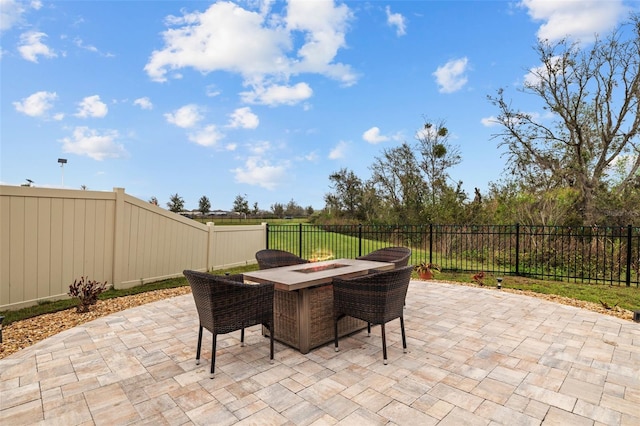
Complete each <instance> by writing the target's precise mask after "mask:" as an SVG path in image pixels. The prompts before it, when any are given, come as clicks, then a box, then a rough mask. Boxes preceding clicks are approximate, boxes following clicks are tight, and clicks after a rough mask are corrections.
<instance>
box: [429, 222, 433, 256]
mask: <svg viewBox="0 0 640 426" xmlns="http://www.w3.org/2000/svg"><path fill="white" fill-rule="evenodd" d="M429 263H433V223H430V224H429Z"/></svg>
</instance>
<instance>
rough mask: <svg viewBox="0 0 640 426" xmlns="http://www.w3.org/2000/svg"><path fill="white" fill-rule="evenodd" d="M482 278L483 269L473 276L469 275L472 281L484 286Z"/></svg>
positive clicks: (483, 276)
mask: <svg viewBox="0 0 640 426" xmlns="http://www.w3.org/2000/svg"><path fill="white" fill-rule="evenodd" d="M484 278H485V274H484V271H480V272H478V273H477V274H475V275H474V276H472V277H471V279H472V280H473V282H474V283H476V284H478V285H479V286H480V287H483V286H484Z"/></svg>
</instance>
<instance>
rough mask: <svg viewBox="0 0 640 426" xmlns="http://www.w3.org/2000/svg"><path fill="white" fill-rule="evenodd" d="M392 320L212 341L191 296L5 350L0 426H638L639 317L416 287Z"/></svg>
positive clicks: (460, 289)
mask: <svg viewBox="0 0 640 426" xmlns="http://www.w3.org/2000/svg"><path fill="white" fill-rule="evenodd" d="M405 326H406V330H407V339H408V342H407V343H408V353H406V354H403V353H402V344H401V339H400V333H399V328H400V327H399V322H398V321H393V322H391V323H389V324H388V326H387V345H388V350H389V364H388V365H383V363H382V346H381V340H380V327H375V328H374V329H373V330H372V336H371V337H367V334H366V331H363V332H359V333H357V334H355V335H353V336H350V337H347V338H344V339H341V341H340V352H335V351H334V349H333V345H328V346H325V347H322V348H319V349H316V350H313V351H311V352H310V353H308V354H306V355H302V354H300V353H299V352H298V351H296V350H294V349H291V348H288V347H286V346H284V345H282V344H278V343H277V344H276V353H275V361H274V362H273V363H270V362H269V345H268V340H267V339H265V338H264V337H262V336H261V334H260V328H259V327H252V328H250V329H248V330H247V336H246V342H247V344H246V346H245V347H241V346H240V344H239V336H240V333H239V332H237V333H232V334H231V335H227V336H220V337H219V339H218V348H219V352H218V358H217V362H216V377H215V379H213V380H211V379H209V374H208V371H209V370H208V369H209V361H210V347H211V335H210V334H209V333H205V337H204V342H203V360H202V361H203V362H202V363H201V364H200V365H196V364H195V361H194V358H195V349H196V340H197V314H196V311H195V307H194V303H193V297H192V296H191V295H190V294H188V295H185V296H179V297H176V298H173V299H167V300H162V301H159V302H155V303H151V304H148V305H143V306H139V307H136V308H132V309H129V310H126V311H123V312H119V313H116V314H112V315H110V316H107V317H103V318H100V319H97V320H95V321H92V322H90V323H86V324H83V325H82V326H78V327H76V328H73V329H71V330H67V331H65V332H62V333H60V334H58V335H56V336H53V337H51V338H48V339H46V340H44V341H42V342H39V343H37V344H35V345H33V346H32V347H29V348H27V349H24V350H22V351H20V352H18V353H15V354H13V355H11V356H9V357H7V358H5V359H3V360H0V424H6V425H12V426H15V425H19V424H60V425H65V426H66V425H85V424H86V425H90V424H96V425H102V424H104V425H115V424H154V425H155V424H170V425H174V424H175V425H182V424H215V425H226V424H259V425H263V424H274V425H278V424H290V425H293V424H296V425H298V424H300V425H309V424H312V425H333V424H345V425H351V424H353V425H364V424H367V425H368V424H373V425H376V424H380V425H394V424H395V425H436V424H437V425H461V424H464V425H476V424H477V425H490V424H492V425H497V424H506V425H539V424H545V425H547V424H548V425H553V424H560V425H582V424H585V425H600V424H603V425H636V426H637V425H640V324H638V323H633V322H630V321H625V320H621V319H618V318H614V317H610V316H606V315H602V314H598V313H594V312H591V311H586V310H581V309H578V308H574V307H570V306H564V305H559V304H555V303H552V302H548V301H545V300H541V299H537V298H532V297H527V296H522V295H517V294H512V293H506V292H501V291H498V290H493V289H480V288H474V287H465V286H458V285H449V284H442V283H436V282H428V283H427V282H423V281H413V282H412V283H411V285H410V288H409V294H408V297H407V304H406V313H405Z"/></svg>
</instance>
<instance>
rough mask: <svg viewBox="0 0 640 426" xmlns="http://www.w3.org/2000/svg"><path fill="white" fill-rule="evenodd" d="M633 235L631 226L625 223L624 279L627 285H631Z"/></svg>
mask: <svg viewBox="0 0 640 426" xmlns="http://www.w3.org/2000/svg"><path fill="white" fill-rule="evenodd" d="M632 236H633V228H632V227H631V225H627V276H626V277H625V281H626V284H627V287H631V241H632Z"/></svg>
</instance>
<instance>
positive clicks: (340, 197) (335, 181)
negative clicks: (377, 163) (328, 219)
mask: <svg viewBox="0 0 640 426" xmlns="http://www.w3.org/2000/svg"><path fill="white" fill-rule="evenodd" d="M329 180H330V181H331V182H332V183H331V187H332V188H333V190H334V192H333V193H330V194H326V195H325V196H324V201H325V204H326V206H327V208H329V209H331V211H332V212H333V213H334V214H337V215H338V216H346V217H348V218H354V219H356V218H358V217H359V216H360V209H361V206H362V195H363V184H362V181H361V180H360V178H359V177H358V176H356V174H355V173H354V172H353V171H351V170H347V169H346V168H342V169H340V170H339V171H337V172H335V173H332V174H331V175H330V176H329Z"/></svg>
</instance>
